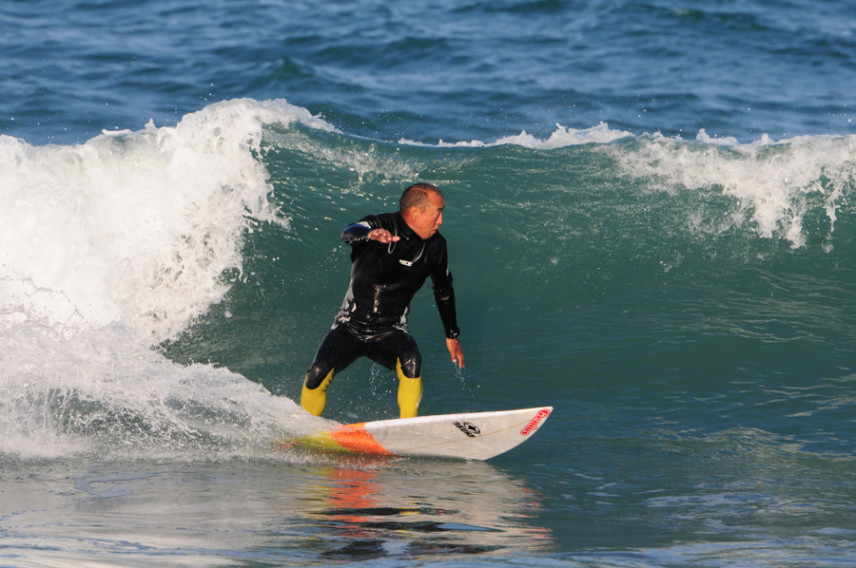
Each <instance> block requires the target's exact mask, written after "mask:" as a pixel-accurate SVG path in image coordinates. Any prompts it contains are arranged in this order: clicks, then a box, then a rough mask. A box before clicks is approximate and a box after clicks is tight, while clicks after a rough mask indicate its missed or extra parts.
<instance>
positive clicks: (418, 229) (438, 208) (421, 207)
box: [399, 183, 446, 239]
mask: <svg viewBox="0 0 856 568" xmlns="http://www.w3.org/2000/svg"><path fill="white" fill-rule="evenodd" d="M445 206H446V202H445V201H444V200H443V194H442V193H440V190H439V189H437V187H435V186H433V185H431V184H430V183H416V184H413V185H411V186H410V187H408V188H407V189H405V190H404V193H402V194H401V200H400V201H399V210H400V211H401V215H402V216H403V217H404V221H405V222H406V223H407V226H409V227H410V228H411V229H413V232H414V233H416V234H417V235H419V237H420V238H422V239H429V238H431V237H432V236H433V235H434V233H436V232H437V229H439V228H440V225H442V224H443V208H444V207H445Z"/></svg>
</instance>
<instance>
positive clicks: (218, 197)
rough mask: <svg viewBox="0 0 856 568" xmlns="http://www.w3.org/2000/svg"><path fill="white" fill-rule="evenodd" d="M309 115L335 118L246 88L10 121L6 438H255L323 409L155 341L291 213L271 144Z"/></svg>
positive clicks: (75, 441)
mask: <svg viewBox="0 0 856 568" xmlns="http://www.w3.org/2000/svg"><path fill="white" fill-rule="evenodd" d="M294 122H301V123H304V124H307V125H309V126H311V127H313V128H319V129H325V130H332V127H330V126H329V125H327V124H326V123H324V122H323V121H321V120H320V119H317V118H314V117H312V116H311V115H310V114H309V113H308V112H307V111H306V110H305V109H301V108H298V107H293V106H291V105H289V104H287V103H286V102H285V101H267V102H257V101H253V100H236V101H228V102H223V103H218V104H214V105H211V106H209V107H206V108H204V109H202V110H201V111H199V112H196V113H193V114H190V115H187V116H185V117H184V118H183V119H182V120H181V122H180V123H179V124H177V125H176V126H174V127H157V126H155V125H154V124H153V123H152V122H149V123H148V124H147V125H145V127H144V128H143V129H142V130H139V131H136V132H130V131H122V132H107V133H104V134H102V135H100V136H98V137H96V138H93V139H92V140H89V141H88V142H86V143H84V144H80V145H75V146H57V145H52V146H42V147H36V146H31V145H29V144H27V143H26V142H25V141H22V140H18V139H14V138H10V137H8V136H0V203H2V204H3V205H2V208H0V243H2V245H0V360H2V367H0V431H2V432H3V436H2V437H0V453H11V454H18V455H23V456H33V455H48V456H51V455H71V454H74V453H76V452H80V451H91V450H92V449H93V448H96V450H97V451H98V452H99V455H100V453H101V452H102V451H104V449H105V448H109V449H110V451H111V452H113V453H115V454H116V455H124V454H125V453H127V454H131V455H135V454H140V453H145V454H146V455H161V454H166V455H175V454H176V453H178V454H179V455H184V456H193V455H194V454H193V450H197V451H199V452H201V453H202V454H203V455H206V456H208V455H209V454H210V453H211V450H212V448H214V449H223V448H225V449H224V450H223V451H224V452H225V453H227V454H228V453H229V452H237V453H239V454H240V453H241V452H242V451H247V452H251V451H252V450H251V449H250V448H251V447H252V446H253V441H255V442H256V445H258V443H259V441H261V443H262V444H263V445H265V447H268V446H269V445H270V443H271V441H272V440H273V436H275V435H277V433H280V434H281V433H283V432H286V431H288V432H293V431H295V430H296V431H300V429H301V428H305V427H307V426H306V424H308V423H309V422H311V421H313V420H317V419H313V418H311V417H308V415H306V414H305V413H304V412H302V411H300V410H299V409H298V408H297V406H296V405H295V404H294V402H293V401H291V400H289V399H287V398H284V397H274V396H272V395H271V394H270V393H268V392H267V391H266V390H265V389H264V388H262V387H261V386H260V385H258V384H256V383H254V382H252V381H249V380H248V379H246V378H244V377H242V376H240V375H238V374H235V373H232V372H231V371H229V370H227V369H219V368H215V367H213V366H211V365H200V364H195V365H190V366H181V365H177V364H175V363H173V362H172V361H170V360H168V359H167V358H166V357H164V356H163V355H161V354H160V353H159V352H157V351H156V350H155V349H153V346H155V345H157V344H159V343H160V342H162V341H164V340H166V339H169V338H171V337H174V336H175V335H176V334H177V333H179V332H180V331H182V330H183V329H184V328H185V327H186V326H187V325H188V323H189V322H190V321H191V320H192V319H193V318H195V317H197V316H198V315H199V314H201V313H204V312H205V311H206V310H207V309H208V308H209V307H210V306H211V305H212V303H215V302H218V301H220V300H221V299H222V298H223V295H224V294H225V292H226V291H227V289H228V286H229V281H228V279H224V275H227V276H228V275H230V274H231V275H234V276H237V275H239V274H240V271H241V270H242V258H241V248H242V239H243V237H244V235H245V233H246V231H247V230H250V229H251V228H252V226H254V225H256V224H259V223H273V224H277V225H280V226H287V225H288V219H287V218H285V217H284V215H283V214H282V213H281V212H279V211H277V210H276V209H275V208H274V206H273V205H272V204H271V202H270V201H269V200H268V196H269V194H270V192H271V190H272V188H271V185H270V183H269V181H268V173H267V171H266V170H265V167H264V165H263V163H262V162H261V160H260V159H259V156H260V155H261V153H262V152H263V151H264V150H263V147H262V140H263V136H264V133H265V129H266V128H268V127H270V126H271V125H282V126H285V127H288V126H289V125H291V124H293V123H294ZM189 459H192V457H191V458H189Z"/></svg>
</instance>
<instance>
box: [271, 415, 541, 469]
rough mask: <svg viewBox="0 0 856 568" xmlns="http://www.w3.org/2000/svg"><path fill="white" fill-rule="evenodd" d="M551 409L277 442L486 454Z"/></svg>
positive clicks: (371, 451) (408, 421)
mask: <svg viewBox="0 0 856 568" xmlns="http://www.w3.org/2000/svg"><path fill="white" fill-rule="evenodd" d="M552 412H553V407H552V406H541V407H537V408H523V409H518V410H500V411H490V412H464V413H460V414H440V415H435V416H419V417H417V418H396V419H391V420H378V421H375V422H361V423H358V424H339V425H333V426H332V427H331V428H330V429H329V430H325V431H323V432H318V433H317V434H312V435H309V436H305V437H303V438H300V439H298V440H293V441H282V442H281V444H280V445H281V447H283V448H290V447H294V446H295V445H296V446H298V447H302V448H307V449H310V450H320V451H338V452H349V453H356V454H364V455H375V456H432V457H443V458H460V459H468V460H487V459H490V458H492V457H494V456H498V455H499V454H502V453H505V452H507V451H508V450H510V449H512V448H514V447H515V446H517V445H519V444H521V443H523V442H525V441H526V440H528V439H529V438H531V437H532V434H534V433H535V432H537V431H538V429H539V428H540V427H541V426H542V425H543V424H544V421H545V420H546V419H547V417H548V416H550V414H551V413H552Z"/></svg>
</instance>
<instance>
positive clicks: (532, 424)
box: [520, 408, 550, 436]
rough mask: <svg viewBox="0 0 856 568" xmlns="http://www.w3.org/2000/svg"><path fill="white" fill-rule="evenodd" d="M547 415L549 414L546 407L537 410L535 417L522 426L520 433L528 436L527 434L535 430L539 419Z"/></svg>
mask: <svg viewBox="0 0 856 568" xmlns="http://www.w3.org/2000/svg"><path fill="white" fill-rule="evenodd" d="M548 416H550V411H549V410H547V409H546V408H543V409H541V410H539V411H538V414H536V415H535V417H534V418H533V419H532V420H530V421H529V424H527V425H526V426H524V427H523V430H521V431H520V435H521V436H528V435H529V434H531V433H532V432H534V431H535V430H537V429H538V425H539V424H540V423H541V421H543V420H544V419H545V418H547V417H548Z"/></svg>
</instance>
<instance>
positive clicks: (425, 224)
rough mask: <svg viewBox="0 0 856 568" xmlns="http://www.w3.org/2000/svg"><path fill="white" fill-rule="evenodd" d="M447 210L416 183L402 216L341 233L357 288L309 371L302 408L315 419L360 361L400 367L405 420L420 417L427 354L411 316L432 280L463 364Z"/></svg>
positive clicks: (372, 219) (452, 347) (450, 341)
mask: <svg viewBox="0 0 856 568" xmlns="http://www.w3.org/2000/svg"><path fill="white" fill-rule="evenodd" d="M444 207H445V201H444V199H443V194H442V193H441V192H440V190H439V189H437V187H435V186H433V185H431V184H429V183H417V184H414V185H411V186H410V187H408V188H407V189H405V190H404V193H402V195H401V199H400V200H399V211H398V212H396V213H382V214H380V215H368V216H366V217H364V218H363V219H361V220H360V221H359V222H357V223H354V224H352V225H350V226H348V227H347V228H346V229H345V231H344V232H343V233H342V240H343V241H344V242H346V243H347V244H348V245H350V246H351V282H350V285H349V286H348V292H347V294H346V295H345V300H344V302H343V303H342V307H341V308H339V313H338V314H337V315H336V317H335V318H334V321H333V326H332V327H331V328H330V331H329V332H327V335H326V336H325V337H324V340H323V341H322V342H321V345H320V347H319V348H318V352H317V353H316V354H315V359H314V360H313V362H312V366H311V367H309V370H308V371H307V372H306V377H305V379H304V382H303V390H302V392H301V395H300V405H301V406H302V407H303V408H304V409H306V411H308V412H309V413H310V414H314V415H315V416H321V414H322V413H323V412H324V407H325V406H326V404H327V387H329V386H330V383H331V382H332V380H333V374H334V373H336V372H338V371H342V370H344V369H345V368H346V367H347V366H348V365H350V364H351V363H353V362H354V361H355V360H356V359H357V358H358V357H368V358H369V359H371V360H373V361H375V362H376V363H379V364H381V365H383V366H385V367H387V368H389V369H395V370H396V372H397V374H398V379H399V385H398V407H399V410H400V413H401V417H402V418H410V417H414V416H416V415H417V414H418V410H419V401H420V400H421V398H422V356H421V355H420V353H419V348H418V347H417V346H416V341H415V340H414V339H413V336H412V335H410V333H409V332H408V331H407V313H408V311H409V309H410V301H411V300H412V299H413V296H414V295H415V294H416V292H417V291H418V290H419V289H420V288H421V287H422V285H423V284H424V283H425V280H426V279H427V278H428V277H429V276H430V277H431V282H432V288H433V290H434V299H435V300H436V303H437V309H438V310H439V312H440V319H441V320H442V322H443V327H444V329H445V333H446V347H447V349H448V350H449V354H450V355H451V357H452V362H453V363H455V364H457V365H458V367H463V366H464V352H463V350H462V348H461V343H460V341H458V335H459V334H460V330H459V329H458V324H457V318H456V315H455V291H454V289H453V288H452V275H451V273H450V272H449V269H448V266H447V251H446V239H445V238H443V236H442V235H441V234H440V233H439V232H437V230H438V229H439V227H440V225H441V224H442V223H443V209H444Z"/></svg>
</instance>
